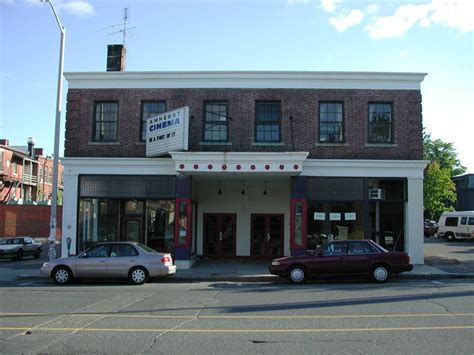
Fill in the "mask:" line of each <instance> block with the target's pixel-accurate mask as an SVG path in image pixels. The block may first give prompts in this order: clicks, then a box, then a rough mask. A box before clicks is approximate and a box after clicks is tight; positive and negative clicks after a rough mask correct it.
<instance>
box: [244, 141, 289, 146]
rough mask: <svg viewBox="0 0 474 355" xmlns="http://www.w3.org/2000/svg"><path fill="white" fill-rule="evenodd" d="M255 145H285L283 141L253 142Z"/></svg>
mask: <svg viewBox="0 0 474 355" xmlns="http://www.w3.org/2000/svg"><path fill="white" fill-rule="evenodd" d="M251 145H252V146H254V147H284V146H285V143H283V142H253V143H252V144H251Z"/></svg>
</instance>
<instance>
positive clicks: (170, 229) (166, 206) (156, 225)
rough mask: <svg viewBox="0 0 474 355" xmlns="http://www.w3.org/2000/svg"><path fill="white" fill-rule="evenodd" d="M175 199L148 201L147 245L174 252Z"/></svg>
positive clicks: (158, 249)
mask: <svg viewBox="0 0 474 355" xmlns="http://www.w3.org/2000/svg"><path fill="white" fill-rule="evenodd" d="M174 217H175V204H174V201H167V200H147V201H146V233H147V243H146V244H147V246H149V247H150V248H153V249H155V250H157V251H161V252H167V253H174Z"/></svg>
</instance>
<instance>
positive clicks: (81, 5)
mask: <svg viewBox="0 0 474 355" xmlns="http://www.w3.org/2000/svg"><path fill="white" fill-rule="evenodd" d="M57 7H58V10H60V11H64V12H65V13H69V14H71V15H77V16H79V17H87V16H93V15H94V14H95V12H94V8H93V7H92V5H91V4H90V3H88V2H86V1H68V2H64V3H61V4H58V5H57Z"/></svg>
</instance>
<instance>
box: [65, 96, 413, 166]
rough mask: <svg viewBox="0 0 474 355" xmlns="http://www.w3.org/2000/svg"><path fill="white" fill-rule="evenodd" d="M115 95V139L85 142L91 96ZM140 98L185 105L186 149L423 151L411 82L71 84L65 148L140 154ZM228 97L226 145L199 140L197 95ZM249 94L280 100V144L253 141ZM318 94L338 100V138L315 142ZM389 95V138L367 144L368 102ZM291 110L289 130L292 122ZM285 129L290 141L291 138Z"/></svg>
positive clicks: (395, 154) (375, 155) (359, 155)
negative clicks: (383, 86) (350, 86)
mask: <svg viewBox="0 0 474 355" xmlns="http://www.w3.org/2000/svg"><path fill="white" fill-rule="evenodd" d="M102 100H104V101H108V100H110V101H118V103H119V121H118V136H117V137H118V139H117V141H118V142H117V143H109V144H97V143H92V134H93V133H92V132H93V114H94V101H102ZM142 100H143V101H144V100H157V101H158V100H165V101H166V107H167V109H168V110H170V109H174V108H177V107H180V106H189V108H190V116H194V118H193V119H192V120H190V125H189V150H190V151H204V150H206V151H236V152H238V151H248V152H257V151H273V152H275V151H276V152H278V151H309V152H310V156H309V157H310V158H316V159H407V160H417V159H422V119H421V94H420V91H418V90H335V89H332V90H316V89H314V90H312V89H294V90H293V89H71V90H69V92H68V103H67V115H66V142H65V156H67V157H81V156H82V157H84V156H91V157H94V156H96V157H106V156H110V157H144V156H145V144H144V143H143V142H141V141H140V134H141V133H140V120H141V103H142ZM205 100H226V101H228V115H229V116H230V117H232V119H231V120H229V123H228V129H229V142H231V143H232V144H231V145H221V146H219V145H217V146H216V145H211V146H206V145H200V144H199V143H200V142H201V141H203V137H202V136H203V102H204V101H205ZM256 100H280V101H281V112H282V121H281V137H282V142H284V146H271V147H266V146H255V145H252V143H253V142H254V135H255V134H254V130H255V128H254V127H255V126H254V120H255V101H256ZM319 101H342V102H344V112H345V114H344V135H345V141H346V144H345V145H339V146H325V147H324V146H319V145H315V143H317V142H318V134H319V132H318V130H319V127H318V117H319V112H318V110H319ZM374 101H375V102H391V103H393V112H392V114H393V121H394V145H393V146H391V147H373V146H366V143H367V142H368V137H367V136H368V134H367V132H368V103H369V102H374ZM289 116H293V117H294V119H293V135H292V134H291V122H290V120H289V119H288V117H289ZM292 136H293V139H294V142H292Z"/></svg>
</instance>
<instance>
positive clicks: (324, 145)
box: [314, 143, 349, 147]
mask: <svg viewBox="0 0 474 355" xmlns="http://www.w3.org/2000/svg"><path fill="white" fill-rule="evenodd" d="M314 146H315V147H348V146H349V143H314Z"/></svg>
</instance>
